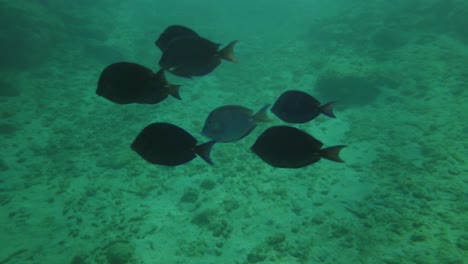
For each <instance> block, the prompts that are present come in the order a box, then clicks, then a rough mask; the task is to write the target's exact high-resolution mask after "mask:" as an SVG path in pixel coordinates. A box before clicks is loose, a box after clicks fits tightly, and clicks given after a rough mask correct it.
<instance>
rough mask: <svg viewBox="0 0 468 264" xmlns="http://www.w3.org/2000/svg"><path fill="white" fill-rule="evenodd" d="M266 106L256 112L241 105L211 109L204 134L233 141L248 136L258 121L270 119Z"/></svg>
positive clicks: (221, 139)
mask: <svg viewBox="0 0 468 264" xmlns="http://www.w3.org/2000/svg"><path fill="white" fill-rule="evenodd" d="M268 106H269V105H266V106H264V107H263V108H262V109H260V111H258V112H257V113H256V114H254V112H253V111H252V110H251V109H248V108H246V107H243V106H240V105H225V106H221V107H218V108H216V109H215V110H213V111H211V113H210V114H209V115H208V118H207V119H206V121H205V125H203V129H202V135H204V136H205V137H208V138H211V139H212V140H215V141H218V142H231V141H236V140H239V139H241V138H244V137H246V136H247V135H248V134H250V132H252V131H253V130H254V129H255V127H256V126H257V122H261V121H270V119H269V118H268V116H267V114H266V111H267V109H268Z"/></svg>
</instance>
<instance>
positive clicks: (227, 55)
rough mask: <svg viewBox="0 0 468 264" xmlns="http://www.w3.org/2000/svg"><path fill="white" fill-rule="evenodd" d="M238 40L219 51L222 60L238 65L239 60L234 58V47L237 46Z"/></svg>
mask: <svg viewBox="0 0 468 264" xmlns="http://www.w3.org/2000/svg"><path fill="white" fill-rule="evenodd" d="M236 43H237V40H234V41H232V42H231V43H229V44H228V45H227V46H226V47H224V48H222V49H221V50H220V51H218V55H219V57H220V58H221V59H224V60H227V61H230V62H233V63H238V61H237V59H236V58H235V57H234V46H235V45H236Z"/></svg>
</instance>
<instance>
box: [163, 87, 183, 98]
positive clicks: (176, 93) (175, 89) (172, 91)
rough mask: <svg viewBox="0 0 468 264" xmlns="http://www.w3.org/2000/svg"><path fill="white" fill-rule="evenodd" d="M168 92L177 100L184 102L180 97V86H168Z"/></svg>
mask: <svg viewBox="0 0 468 264" xmlns="http://www.w3.org/2000/svg"><path fill="white" fill-rule="evenodd" d="M165 86H166V88H167V92H168V93H169V94H170V95H171V96H172V97H174V98H175V99H178V100H182V98H180V95H179V88H180V85H174V84H166V85H165Z"/></svg>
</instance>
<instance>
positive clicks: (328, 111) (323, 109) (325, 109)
mask: <svg viewBox="0 0 468 264" xmlns="http://www.w3.org/2000/svg"><path fill="white" fill-rule="evenodd" d="M334 105H335V102H330V103H328V104H324V105H322V106H320V113H322V114H324V115H326V116H329V117H333V118H336V116H335V114H334V113H333V106H334Z"/></svg>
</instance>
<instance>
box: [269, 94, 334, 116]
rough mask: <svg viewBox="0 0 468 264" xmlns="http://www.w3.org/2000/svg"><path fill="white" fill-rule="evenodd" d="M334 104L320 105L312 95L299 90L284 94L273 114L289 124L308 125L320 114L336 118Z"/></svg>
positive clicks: (275, 105)
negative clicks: (307, 123)
mask: <svg viewBox="0 0 468 264" xmlns="http://www.w3.org/2000/svg"><path fill="white" fill-rule="evenodd" d="M333 104H334V102H330V103H328V104H324V105H322V106H321V105H320V102H319V101H317V99H315V98H314V97H312V96H311V95H309V94H307V93H305V92H302V91H297V90H290V91H286V92H284V93H282V94H281V95H280V96H279V97H278V99H276V102H275V104H274V105H273V107H272V108H271V112H272V113H273V114H275V115H276V116H277V117H278V118H279V119H281V120H283V121H284V122H287V123H306V122H309V121H310V120H312V119H314V118H316V117H317V116H318V115H320V114H324V115H327V116H329V117H335V114H333Z"/></svg>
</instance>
